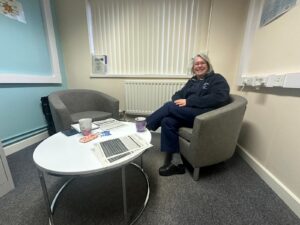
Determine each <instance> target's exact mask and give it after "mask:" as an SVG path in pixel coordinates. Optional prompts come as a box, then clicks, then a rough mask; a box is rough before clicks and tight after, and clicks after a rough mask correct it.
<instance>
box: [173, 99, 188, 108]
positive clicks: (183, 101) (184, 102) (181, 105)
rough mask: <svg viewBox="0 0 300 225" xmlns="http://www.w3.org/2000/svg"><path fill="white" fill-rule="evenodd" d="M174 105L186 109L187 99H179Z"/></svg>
mask: <svg viewBox="0 0 300 225" xmlns="http://www.w3.org/2000/svg"><path fill="white" fill-rule="evenodd" d="M174 103H175V104H176V105H178V106H179V107H184V106H186V99H177V100H175V101H174Z"/></svg>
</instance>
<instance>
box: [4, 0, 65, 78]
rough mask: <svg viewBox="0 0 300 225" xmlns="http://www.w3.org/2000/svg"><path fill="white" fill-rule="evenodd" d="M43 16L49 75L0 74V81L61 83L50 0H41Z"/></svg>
mask: <svg viewBox="0 0 300 225" xmlns="http://www.w3.org/2000/svg"><path fill="white" fill-rule="evenodd" d="M41 3H42V8H43V16H44V26H45V30H46V34H47V36H48V47H49V54H50V58H51V67H52V74H51V75H42V76H41V75H32V74H14V73H11V74H8V73H3V74H1V75H0V83H61V73H60V67H59V60H58V53H57V47H56V40H55V33H54V27H53V21H52V14H51V5H50V0H41Z"/></svg>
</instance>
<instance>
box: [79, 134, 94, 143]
mask: <svg viewBox="0 0 300 225" xmlns="http://www.w3.org/2000/svg"><path fill="white" fill-rule="evenodd" d="M97 137H98V134H89V135H87V136H83V137H82V138H80V140H79V141H80V142H81V143H86V142H89V141H92V140H94V139H96V138H97Z"/></svg>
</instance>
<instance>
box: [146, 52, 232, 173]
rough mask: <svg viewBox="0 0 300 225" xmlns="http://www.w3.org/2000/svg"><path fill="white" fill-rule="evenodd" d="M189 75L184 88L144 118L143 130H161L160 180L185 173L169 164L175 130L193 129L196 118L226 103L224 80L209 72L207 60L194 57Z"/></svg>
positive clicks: (174, 147) (176, 143)
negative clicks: (144, 128) (144, 126)
mask: <svg viewBox="0 0 300 225" xmlns="http://www.w3.org/2000/svg"><path fill="white" fill-rule="evenodd" d="M191 71H192V74H193V75H194V76H193V77H192V78H191V79H189V80H188V82H187V83H186V84H185V86H184V87H183V88H182V89H181V90H179V91H177V92H176V93H175V94H174V95H173V96H172V101H170V102H167V103H165V104H164V105H163V106H162V107H161V108H159V109H158V110H156V111H155V112H154V113H153V114H151V115H150V116H149V117H148V118H147V128H148V129H149V130H156V129H157V128H158V127H161V151H162V152H165V153H166V158H165V162H164V165H163V166H162V167H160V168H159V174H160V175H161V176H170V175H174V174H183V173H185V168H184V166H183V165H182V164H179V165H175V164H173V163H172V156H173V153H179V138H178V129H179V128H180V127H193V123H194V119H195V117H196V116H197V115H200V114H202V113H205V112H208V111H211V110H213V109H216V108H218V107H221V106H224V105H226V104H227V103H228V102H229V90H230V89H229V85H228V83H227V81H226V80H225V78H224V77H223V76H222V75H220V74H217V73H215V72H214V71H213V67H212V65H211V63H210V60H209V58H208V57H207V56H206V55H205V54H198V55H196V56H195V57H194V58H193V66H192V69H191Z"/></svg>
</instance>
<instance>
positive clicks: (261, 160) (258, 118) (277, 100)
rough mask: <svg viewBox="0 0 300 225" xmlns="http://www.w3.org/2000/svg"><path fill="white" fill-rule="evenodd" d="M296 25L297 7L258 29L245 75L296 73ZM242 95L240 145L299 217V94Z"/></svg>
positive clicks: (299, 55)
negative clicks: (244, 103) (244, 107)
mask: <svg viewBox="0 0 300 225" xmlns="http://www.w3.org/2000/svg"><path fill="white" fill-rule="evenodd" d="M299 20H300V6H299V5H297V6H296V7H294V8H293V9H292V10H291V11H289V12H288V13H286V14H284V15H282V16H281V17H279V18H278V19H277V20H275V21H274V22H272V23H270V24H268V25H267V26H265V27H261V28H258V29H257V30H256V31H255V33H254V40H253V43H252V46H251V51H250V52H249V54H250V57H249V62H248V66H247V70H246V71H245V73H247V74H250V75H251V74H264V73H284V72H300V63H299V62H300V51H299V49H300V42H299V40H300V29H299V24H298V22H299ZM242 94H243V95H244V96H245V97H246V98H247V99H248V101H249V102H248V107H247V111H246V115H245V123H244V126H243V128H242V132H241V135H240V139H239V144H240V146H241V148H242V149H243V150H244V152H245V153H246V154H247V155H248V156H249V157H250V158H252V159H253V160H254V161H255V163H254V164H256V165H258V166H259V167H260V168H262V169H263V170H264V171H265V173H267V174H269V175H270V176H271V177H272V179H271V180H269V181H268V180H266V181H267V182H268V183H269V184H270V185H271V186H272V188H273V189H274V190H275V191H277V193H278V194H279V195H280V196H281V197H282V198H283V199H284V201H285V202H286V203H287V204H289V205H290V206H292V207H293V210H294V212H295V213H296V214H297V215H298V216H299V217H300V200H299V199H300V179H299V174H300V166H299V158H300V151H299V150H300V138H299V137H300V136H299V134H300V132H299V127H300V119H299V118H298V116H299V115H300V114H299V113H300V104H299V103H300V100H299V97H300V92H299V89H281V88H261V89H258V90H256V89H253V88H247V89H246V90H244V92H243V93H242ZM258 171H259V170H258ZM263 173H264V172H262V175H263ZM263 176H264V175H263Z"/></svg>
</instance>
